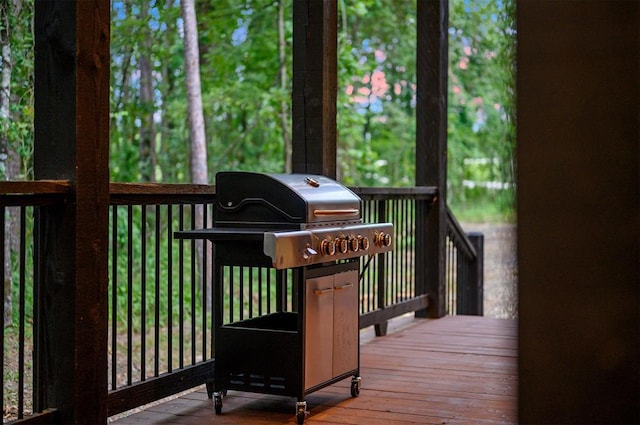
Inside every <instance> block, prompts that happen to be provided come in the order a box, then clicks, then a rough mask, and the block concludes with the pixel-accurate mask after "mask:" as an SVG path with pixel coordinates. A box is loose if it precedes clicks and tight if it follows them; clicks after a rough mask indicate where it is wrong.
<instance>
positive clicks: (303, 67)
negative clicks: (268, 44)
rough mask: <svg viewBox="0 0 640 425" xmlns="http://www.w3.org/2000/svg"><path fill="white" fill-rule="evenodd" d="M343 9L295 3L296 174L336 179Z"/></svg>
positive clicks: (332, 0)
mask: <svg viewBox="0 0 640 425" xmlns="http://www.w3.org/2000/svg"><path fill="white" fill-rule="evenodd" d="M337 15H338V7H337V2H336V0H322V1H320V0H296V1H294V2H293V99H292V103H293V113H292V119H293V161H292V162H293V172H295V173H310V174H322V175H325V176H327V177H331V178H335V177H336V99H337V78H338V77H337V49H338V20H337Z"/></svg>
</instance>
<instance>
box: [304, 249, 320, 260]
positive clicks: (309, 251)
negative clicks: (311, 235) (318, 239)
mask: <svg viewBox="0 0 640 425" xmlns="http://www.w3.org/2000/svg"><path fill="white" fill-rule="evenodd" d="M317 254H318V251H316V250H315V249H313V248H311V247H310V246H307V247H306V248H305V249H304V250H303V251H302V258H304V259H305V260H308V259H310V258H311V257H313V256H314V255H317Z"/></svg>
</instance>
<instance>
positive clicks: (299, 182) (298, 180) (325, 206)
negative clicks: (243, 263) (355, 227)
mask: <svg viewBox="0 0 640 425" xmlns="http://www.w3.org/2000/svg"><path fill="white" fill-rule="evenodd" d="M216 196H217V204H216V214H215V215H214V217H215V226H216V227H267V228H304V227H305V225H306V224H318V225H320V224H323V223H335V222H344V223H359V222H360V221H361V219H360V198H359V197H358V196H357V195H356V194H355V193H353V192H352V191H350V190H349V189H347V188H346V187H345V186H343V185H341V184H340V183H337V182H336V181H334V180H332V179H329V178H328V177H324V176H319V175H308V174H265V173H252V172H242V171H223V172H219V173H217V174H216Z"/></svg>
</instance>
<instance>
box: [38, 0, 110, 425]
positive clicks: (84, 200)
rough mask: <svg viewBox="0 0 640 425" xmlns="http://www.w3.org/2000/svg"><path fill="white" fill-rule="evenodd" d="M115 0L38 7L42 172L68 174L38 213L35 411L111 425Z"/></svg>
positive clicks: (66, 0)
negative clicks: (58, 196) (61, 196)
mask: <svg viewBox="0 0 640 425" xmlns="http://www.w3.org/2000/svg"><path fill="white" fill-rule="evenodd" d="M109 27H110V2H109V0H74V1H71V0H52V1H37V2H36V3H35V20H34V28H35V58H36V59H35V148H34V174H35V178H36V179H38V180H40V179H56V180H60V179H64V180H69V181H70V182H71V185H72V187H73V191H72V194H71V196H70V198H69V199H68V201H67V202H65V203H64V204H63V205H57V206H54V207H46V208H41V209H40V211H39V212H38V214H37V223H36V231H37V251H38V253H39V258H40V260H41V261H40V266H39V269H38V271H37V272H38V277H37V280H38V281H37V282H36V285H37V287H36V291H37V293H38V295H39V296H38V298H37V299H36V300H35V302H36V307H35V309H36V313H35V319H34V322H35V323H34V328H35V344H36V346H35V348H34V351H35V355H34V367H35V368H37V369H38V370H39V371H40V372H41V373H42V376H41V379H40V380H39V381H38V382H37V383H36V385H37V389H36V391H35V408H36V410H43V409H46V408H56V409H58V413H59V416H58V417H59V419H60V421H61V422H62V423H106V414H107V413H106V412H107V409H106V406H107V404H106V401H107V345H106V344H107V285H108V274H107V248H108V207H109V167H108V165H109V36H110V34H109Z"/></svg>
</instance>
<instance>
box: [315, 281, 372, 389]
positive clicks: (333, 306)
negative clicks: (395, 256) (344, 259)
mask: <svg viewBox="0 0 640 425" xmlns="http://www.w3.org/2000/svg"><path fill="white" fill-rule="evenodd" d="M305 287H306V288H305V291H306V293H305V295H306V302H305V308H306V318H305V381H304V382H305V384H304V386H305V389H309V388H312V387H314V386H316V385H319V384H322V383H323V382H325V381H328V380H330V379H333V378H335V377H337V376H340V375H342V374H344V373H347V372H350V371H352V370H355V369H357V368H358V344H359V341H360V340H359V337H358V332H359V329H358V271H357V270H351V271H348V272H343V273H338V274H335V275H329V276H322V277H318V278H314V279H308V280H307V281H306V285H305Z"/></svg>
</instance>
